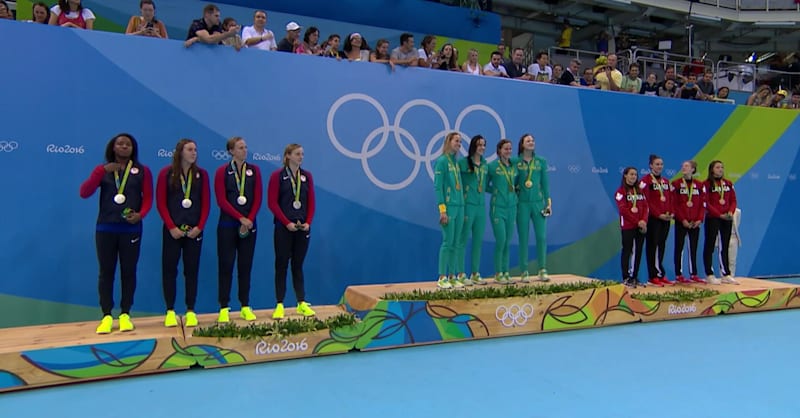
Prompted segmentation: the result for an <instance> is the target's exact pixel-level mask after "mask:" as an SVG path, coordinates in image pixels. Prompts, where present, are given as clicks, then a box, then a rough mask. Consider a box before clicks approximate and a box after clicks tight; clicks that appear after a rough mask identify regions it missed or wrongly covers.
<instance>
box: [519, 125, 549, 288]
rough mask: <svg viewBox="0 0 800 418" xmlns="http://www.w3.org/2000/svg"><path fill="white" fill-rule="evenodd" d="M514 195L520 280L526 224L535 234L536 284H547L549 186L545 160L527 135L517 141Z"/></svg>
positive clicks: (525, 260)
mask: <svg viewBox="0 0 800 418" xmlns="http://www.w3.org/2000/svg"><path fill="white" fill-rule="evenodd" d="M516 166H517V172H518V173H519V177H517V193H518V195H519V202H518V204H517V234H519V268H520V270H521V271H522V273H521V274H520V280H521V281H522V282H523V283H527V282H528V281H529V278H528V237H529V236H530V227H529V225H530V222H533V231H534V233H535V234H536V250H537V259H536V261H537V262H538V264H539V280H541V281H543V282H546V281H549V280H550V276H549V275H548V274H547V217H548V216H550V214H551V213H552V206H551V204H552V201H551V200H550V182H549V181H548V180H547V160H545V159H544V158H542V157H541V156H537V155H536V140H535V139H534V138H533V135H531V134H523V135H522V137H520V139H519V144H518V147H517V158H516Z"/></svg>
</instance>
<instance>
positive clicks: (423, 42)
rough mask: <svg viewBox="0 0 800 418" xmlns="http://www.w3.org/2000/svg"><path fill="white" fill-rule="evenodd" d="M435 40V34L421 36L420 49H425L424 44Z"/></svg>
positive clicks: (426, 44)
mask: <svg viewBox="0 0 800 418" xmlns="http://www.w3.org/2000/svg"><path fill="white" fill-rule="evenodd" d="M435 40H436V37H435V36H433V35H426V36H425V37H424V38H422V45H420V46H421V47H422V49H425V47H426V46H428V45H430V44H431V43H432V42H433V41H435Z"/></svg>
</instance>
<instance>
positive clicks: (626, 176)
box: [614, 167, 648, 287]
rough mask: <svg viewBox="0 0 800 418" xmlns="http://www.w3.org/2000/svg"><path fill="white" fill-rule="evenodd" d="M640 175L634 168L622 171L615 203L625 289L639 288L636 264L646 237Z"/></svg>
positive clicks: (637, 264) (645, 201) (646, 210)
mask: <svg viewBox="0 0 800 418" xmlns="http://www.w3.org/2000/svg"><path fill="white" fill-rule="evenodd" d="M638 180H639V173H638V172H637V171H636V168H635V167H626V168H625V169H624V170H623V171H622V182H621V183H622V184H620V186H619V189H617V193H616V195H614V200H616V201H617V209H619V227H620V229H621V231H622V254H621V256H620V261H621V263H620V264H621V265H622V283H623V284H624V285H625V286H628V287H636V286H638V285H639V264H640V263H641V261H642V244H643V243H644V238H645V234H646V233H647V217H648V203H647V197H646V196H645V194H644V193H641V192H640V191H639V188H638V187H637V185H636V183H637V181H638Z"/></svg>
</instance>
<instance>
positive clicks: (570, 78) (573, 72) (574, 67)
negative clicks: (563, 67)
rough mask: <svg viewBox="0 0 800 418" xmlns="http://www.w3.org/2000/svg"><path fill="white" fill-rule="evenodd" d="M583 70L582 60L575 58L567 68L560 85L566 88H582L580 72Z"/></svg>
mask: <svg viewBox="0 0 800 418" xmlns="http://www.w3.org/2000/svg"><path fill="white" fill-rule="evenodd" d="M580 69H581V60H579V59H577V58H573V59H572V60H571V61H570V62H569V65H568V66H567V71H564V73H563V74H561V79H560V80H559V83H560V84H563V85H565V86H575V87H580V86H581V83H580V82H579V81H578V78H577V77H578V71H580Z"/></svg>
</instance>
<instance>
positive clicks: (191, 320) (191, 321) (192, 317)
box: [185, 311, 197, 327]
mask: <svg viewBox="0 0 800 418" xmlns="http://www.w3.org/2000/svg"><path fill="white" fill-rule="evenodd" d="M185 318H186V326H187V327H196V326H197V314H195V313H194V311H187V312H186V316H185Z"/></svg>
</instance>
